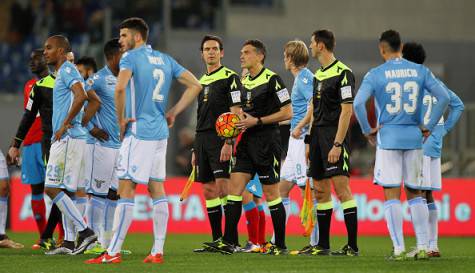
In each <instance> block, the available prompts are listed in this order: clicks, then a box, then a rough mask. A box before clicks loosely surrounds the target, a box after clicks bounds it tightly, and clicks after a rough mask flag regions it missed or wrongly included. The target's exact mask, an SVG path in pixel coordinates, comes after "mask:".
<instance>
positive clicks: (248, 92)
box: [246, 91, 252, 107]
mask: <svg viewBox="0 0 475 273" xmlns="http://www.w3.org/2000/svg"><path fill="white" fill-rule="evenodd" d="M251 99H252V93H251V91H247V93H246V100H247V102H246V107H251Z"/></svg>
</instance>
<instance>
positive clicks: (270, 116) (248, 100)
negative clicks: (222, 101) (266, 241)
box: [206, 40, 292, 255]
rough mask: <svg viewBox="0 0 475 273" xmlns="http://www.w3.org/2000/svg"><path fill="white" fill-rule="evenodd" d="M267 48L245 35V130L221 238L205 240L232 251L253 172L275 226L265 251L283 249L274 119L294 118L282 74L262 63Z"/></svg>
mask: <svg viewBox="0 0 475 273" xmlns="http://www.w3.org/2000/svg"><path fill="white" fill-rule="evenodd" d="M265 57H266V48H265V46H264V44H263V43H262V42H261V41H259V40H247V41H246V42H244V44H243V47H242V49H241V57H240V60H241V67H242V68H247V69H248V70H249V74H248V75H247V77H246V78H245V79H244V81H242V85H243V89H244V94H243V103H242V107H243V110H244V112H243V117H242V118H241V120H240V121H239V123H238V124H237V126H238V127H239V128H240V129H242V130H246V131H245V132H244V133H243V135H242V139H241V141H240V142H239V144H238V145H237V148H236V163H235V165H234V166H233V167H232V172H231V180H230V183H229V187H228V191H229V195H228V204H227V207H226V211H225V214H226V225H225V232H224V236H223V239H220V240H217V241H214V242H211V243H206V244H207V245H208V246H210V247H213V248H215V249H216V250H218V251H220V252H222V253H225V254H232V253H233V252H234V249H235V248H234V245H236V244H237V239H238V236H237V235H238V232H237V224H238V222H239V219H240V217H241V211H242V192H243V191H244V189H245V187H246V184H247V183H248V182H249V181H250V180H251V178H252V177H254V175H255V174H256V173H257V174H258V175H259V180H260V182H261V184H262V188H263V191H264V194H265V195H266V199H267V204H268V206H269V210H270V213H271V216H272V222H273V226H274V230H275V245H272V246H271V247H270V248H269V249H268V251H267V252H266V253H267V254H271V255H281V254H286V253H287V252H288V251H287V247H286V245H285V209H284V205H283V204H282V199H281V198H280V195H279V188H278V182H279V180H280V179H279V172H280V158H281V143H280V141H281V140H280V134H279V127H278V122H279V121H283V120H287V119H290V118H291V117H292V106H291V104H290V102H291V101H290V94H289V92H288V91H287V88H285V85H284V83H283V82H282V80H281V78H280V77H279V76H278V75H277V74H276V73H274V72H272V71H271V70H269V69H267V68H266V67H264V60H265Z"/></svg>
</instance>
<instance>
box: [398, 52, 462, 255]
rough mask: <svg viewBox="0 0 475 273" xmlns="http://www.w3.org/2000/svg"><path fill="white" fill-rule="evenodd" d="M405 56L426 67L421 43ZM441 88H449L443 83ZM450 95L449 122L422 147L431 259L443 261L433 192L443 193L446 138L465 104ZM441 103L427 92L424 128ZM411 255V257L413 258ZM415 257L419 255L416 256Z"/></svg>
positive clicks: (449, 92)
mask: <svg viewBox="0 0 475 273" xmlns="http://www.w3.org/2000/svg"><path fill="white" fill-rule="evenodd" d="M402 56H403V58H404V59H406V60H408V61H411V62H414V63H417V64H423V63H424V61H425V59H426V53H425V50H424V47H423V46H422V45H421V44H418V43H405V44H404V46H403V48H402ZM441 85H442V86H444V87H446V86H445V85H444V84H443V83H442V82H441ZM447 92H448V94H449V98H450V99H449V106H448V111H449V114H448V116H447V120H446V121H444V118H443V117H442V118H441V119H440V120H439V122H438V123H437V125H436V126H435V127H434V130H433V131H432V133H431V134H430V136H429V137H428V138H427V140H426V141H425V142H424V143H423V144H422V149H423V151H424V158H423V161H422V180H423V182H422V184H423V188H424V194H423V197H425V198H426V200H427V208H428V209H429V223H428V226H429V234H428V236H429V237H428V239H429V246H428V247H429V248H428V250H429V251H428V253H427V254H428V255H429V257H440V252H439V247H438V244H437V237H438V234H437V233H438V232H437V229H438V220H437V215H438V211H437V206H436V205H435V202H434V197H433V196H432V191H440V190H441V189H442V174H441V170H440V157H441V153H442V144H443V138H444V136H445V135H446V134H447V133H448V132H449V131H450V130H451V129H452V128H453V127H454V126H455V123H457V121H458V119H459V118H460V116H461V115H462V112H463V109H464V105H463V102H462V100H460V98H459V97H458V96H457V95H456V94H455V93H454V92H453V91H451V90H450V89H447ZM436 103H437V100H436V99H435V97H433V96H431V94H430V93H429V92H427V91H424V97H423V98H422V104H423V108H422V109H423V110H422V111H421V114H423V121H424V125H425V126H427V124H428V123H429V120H430V117H431V115H432V107H434V105H435V104H436ZM410 254H411V253H408V256H410ZM414 254H415V253H414Z"/></svg>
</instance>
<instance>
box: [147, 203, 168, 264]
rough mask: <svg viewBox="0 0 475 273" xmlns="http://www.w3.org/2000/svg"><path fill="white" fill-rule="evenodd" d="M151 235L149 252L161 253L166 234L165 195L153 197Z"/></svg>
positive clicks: (166, 208) (166, 209) (166, 212)
mask: <svg viewBox="0 0 475 273" xmlns="http://www.w3.org/2000/svg"><path fill="white" fill-rule="evenodd" d="M152 219H153V237H154V243H153V247H152V251H151V254H152V255H156V254H158V253H160V254H163V245H164V244H165V237H166V235H167V224H168V200H167V198H166V197H161V198H158V199H153V218H152Z"/></svg>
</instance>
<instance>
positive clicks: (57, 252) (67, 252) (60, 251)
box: [45, 246, 73, 255]
mask: <svg viewBox="0 0 475 273" xmlns="http://www.w3.org/2000/svg"><path fill="white" fill-rule="evenodd" d="M72 253H73V250H72V249H70V248H67V247H65V246H60V247H57V248H55V249H52V250H50V251H46V252H45V254H46V255H71V254H72Z"/></svg>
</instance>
